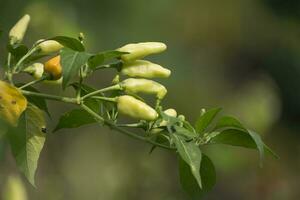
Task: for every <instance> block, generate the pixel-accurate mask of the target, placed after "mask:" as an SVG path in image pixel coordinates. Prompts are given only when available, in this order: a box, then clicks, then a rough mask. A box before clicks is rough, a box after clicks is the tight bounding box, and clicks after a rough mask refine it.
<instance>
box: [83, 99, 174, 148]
mask: <svg viewBox="0 0 300 200" xmlns="http://www.w3.org/2000/svg"><path fill="white" fill-rule="evenodd" d="M80 106H81V108H82V109H84V110H85V111H86V112H88V113H89V114H90V115H91V116H93V117H94V118H95V119H96V120H97V121H99V122H100V123H104V124H106V125H107V126H109V127H110V128H111V129H114V130H117V131H119V132H121V133H123V134H125V135H127V136H130V137H132V138H134V139H137V140H142V141H144V142H147V143H150V144H152V145H155V146H158V147H161V148H164V149H169V150H174V149H175V148H174V147H171V146H167V145H163V144H160V143H157V142H155V141H153V140H151V139H148V138H146V137H143V136H139V135H136V134H135V133H132V132H130V131H127V130H125V129H122V128H120V127H118V126H116V124H114V123H113V122H111V121H108V120H105V119H104V118H103V117H101V116H100V115H98V114H97V113H95V112H94V111H93V110H91V109H90V108H89V107H87V106H86V105H84V104H81V105H80Z"/></svg>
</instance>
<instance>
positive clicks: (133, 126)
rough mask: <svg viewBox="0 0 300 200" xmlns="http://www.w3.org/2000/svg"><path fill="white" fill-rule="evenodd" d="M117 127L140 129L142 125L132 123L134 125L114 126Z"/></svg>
mask: <svg viewBox="0 0 300 200" xmlns="http://www.w3.org/2000/svg"><path fill="white" fill-rule="evenodd" d="M116 126H118V127H130V128H141V127H143V124H142V123H134V124H116Z"/></svg>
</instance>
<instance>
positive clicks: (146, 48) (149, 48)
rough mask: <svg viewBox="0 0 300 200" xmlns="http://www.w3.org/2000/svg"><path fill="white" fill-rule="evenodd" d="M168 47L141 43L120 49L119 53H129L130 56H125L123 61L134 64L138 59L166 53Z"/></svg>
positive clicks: (159, 44) (159, 43)
mask: <svg viewBox="0 0 300 200" xmlns="http://www.w3.org/2000/svg"><path fill="white" fill-rule="evenodd" d="M166 49H167V46H166V45H165V44H164V43H161V42H141V43H132V44H127V45H125V46H123V47H121V48H119V49H117V50H118V51H122V52H128V53H129V54H124V55H122V56H121V59H122V60H123V61H124V62H132V61H134V60H137V59H141V58H144V57H145V56H148V55H150V54H157V53H161V52H163V51H165V50H166Z"/></svg>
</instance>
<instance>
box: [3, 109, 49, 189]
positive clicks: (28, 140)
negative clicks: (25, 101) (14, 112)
mask: <svg viewBox="0 0 300 200" xmlns="http://www.w3.org/2000/svg"><path fill="white" fill-rule="evenodd" d="M45 127H46V122H45V119H44V116H43V112H42V111H41V110H40V109H38V108H37V107H36V106H34V105H31V104H29V105H28V107H27V109H26V110H25V112H24V113H23V115H22V117H21V119H20V121H19V124H18V127H15V128H10V129H9V131H8V138H9V142H10V146H11V149H12V152H13V155H14V157H15V159H16V163H17V166H18V168H19V169H20V171H22V172H23V173H24V175H25V176H26V178H27V179H28V181H29V182H30V183H31V184H32V185H35V183H34V176H35V172H36V169H37V164H38V159H39V156H40V153H41V151H42V148H43V146H44V143H45V137H46V134H45V133H44V130H45Z"/></svg>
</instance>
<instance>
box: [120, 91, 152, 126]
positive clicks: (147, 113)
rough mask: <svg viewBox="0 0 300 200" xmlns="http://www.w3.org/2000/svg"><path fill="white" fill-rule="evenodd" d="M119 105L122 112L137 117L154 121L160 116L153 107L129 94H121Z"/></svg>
mask: <svg viewBox="0 0 300 200" xmlns="http://www.w3.org/2000/svg"><path fill="white" fill-rule="evenodd" d="M117 106H118V111H119V112H120V113H122V114H125V115H128V116H130V117H133V118H136V119H141V120H148V121H153V120H155V119H156V118H157V117H158V114H157V112H156V111H155V110H154V109H153V108H151V107H150V106H149V105H147V104H146V103H144V102H142V101H140V100H138V99H136V98H134V97H132V96H129V95H123V96H119V97H118V98H117Z"/></svg>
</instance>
